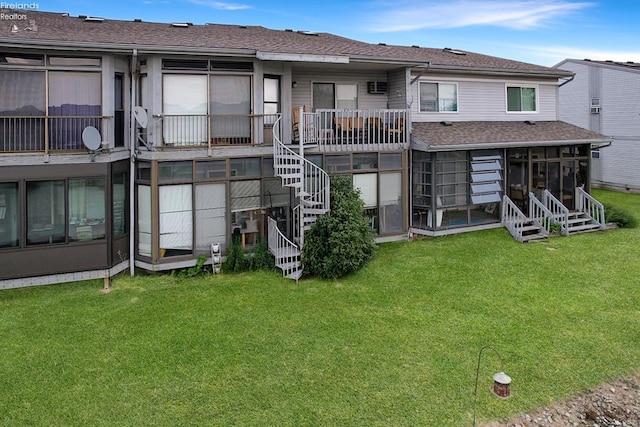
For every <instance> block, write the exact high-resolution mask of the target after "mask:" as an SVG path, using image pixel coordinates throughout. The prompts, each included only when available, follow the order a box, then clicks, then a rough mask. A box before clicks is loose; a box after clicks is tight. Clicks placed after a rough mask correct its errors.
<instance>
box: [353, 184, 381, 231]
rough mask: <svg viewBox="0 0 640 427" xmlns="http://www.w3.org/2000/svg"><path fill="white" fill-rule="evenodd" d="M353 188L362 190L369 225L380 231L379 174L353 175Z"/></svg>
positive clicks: (361, 195) (365, 214)
mask: <svg viewBox="0 0 640 427" xmlns="http://www.w3.org/2000/svg"><path fill="white" fill-rule="evenodd" d="M353 188H355V189H358V190H359V191H360V198H361V199H362V201H363V202H364V216H366V217H367V219H368V220H369V226H370V227H371V229H372V230H373V231H378V174H377V173H364V174H357V175H353Z"/></svg>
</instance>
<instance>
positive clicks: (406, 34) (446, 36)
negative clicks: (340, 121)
mask: <svg viewBox="0 0 640 427" xmlns="http://www.w3.org/2000/svg"><path fill="white" fill-rule="evenodd" d="M6 1H7V2H13V1H15V2H18V0H6ZM36 1H37V2H38V6H39V9H40V10H43V11H53V12H68V13H70V14H71V15H80V14H82V15H89V16H100V17H105V18H112V19H127V20H129V19H134V18H141V19H143V20H145V21H155V22H193V23H194V24H204V23H206V22H214V23H221V24H240V25H262V26H264V27H268V28H274V29H285V28H291V29H294V30H307V31H318V32H330V33H334V34H338V35H341V36H345V37H349V38H353V39H357V40H362V41H366V42H371V43H380V42H384V43H387V44H402V45H420V46H426V47H436V48H441V47H451V48H456V49H462V50H468V51H473V52H478V53H484V54H488V55H495V56H500V57H504V58H509V59H514V60H518V61H524V62H530V63H534V64H540V65H546V66H552V65H554V64H556V63H558V62H560V61H561V60H563V59H565V58H577V59H583V58H589V59H594V60H596V59H597V60H614V61H634V62H640V29H639V28H640V27H639V24H638V22H640V19H639V18H640V2H637V1H626V0H625V1H577V0H576V1H574V0H538V1H535V0H533V1H510V0H448V1H447V0H439V1H431V0H316V1H314V0H306V1H305V0H297V1H289V0H270V1H259V0H219V1H214V0H111V1H104V2H103V1H100V2H97V1H85V0H36ZM19 2H27V0H19Z"/></svg>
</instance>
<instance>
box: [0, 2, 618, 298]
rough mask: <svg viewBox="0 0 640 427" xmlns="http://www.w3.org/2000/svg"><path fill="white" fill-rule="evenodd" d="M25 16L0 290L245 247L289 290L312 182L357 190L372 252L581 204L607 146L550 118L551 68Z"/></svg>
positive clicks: (5, 130)
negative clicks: (263, 258) (265, 256)
mask: <svg viewBox="0 0 640 427" xmlns="http://www.w3.org/2000/svg"><path fill="white" fill-rule="evenodd" d="M29 18H30V19H31V20H33V21H34V23H35V24H37V25H36V26H34V27H33V28H32V29H31V30H26V29H25V30H23V29H22V28H18V29H17V30H16V31H14V28H13V27H12V26H11V25H10V24H9V23H7V22H0V90H2V93H3V96H2V98H1V99H0V288H10V287H17V286H28V285H37V284H46V283H57V282H64V281H72V280H80V279H85V278H96V277H105V276H111V275H113V274H116V273H117V272H119V271H123V270H125V269H127V268H129V269H131V270H132V271H133V268H134V267H135V268H140V269H145V270H149V271H162V270H171V269H176V268H184V267H188V266H192V265H194V264H195V262H196V260H197V258H198V257H199V256H202V255H205V256H208V255H209V254H210V253H211V246H212V244H213V245H216V247H219V248H220V249H221V252H222V254H223V255H224V254H226V252H227V250H228V249H229V246H230V245H231V242H232V241H235V242H238V244H240V245H241V246H242V247H243V249H244V250H246V251H250V250H251V248H252V247H254V246H255V245H256V244H257V243H258V242H260V241H261V240H268V243H269V248H270V250H271V252H272V253H273V254H274V255H275V257H276V263H277V265H278V266H279V267H280V268H281V269H282V271H283V274H284V275H285V276H287V277H291V278H294V279H297V278H298V277H300V274H301V272H302V268H303V266H302V265H301V263H300V254H301V250H302V248H303V245H304V233H305V231H307V230H308V229H309V228H310V227H312V226H313V224H314V222H315V221H316V219H317V218H318V216H320V215H322V214H324V213H326V212H328V211H330V209H331V206H330V200H329V197H328V194H329V187H330V174H340V175H346V176H348V177H349V178H350V179H351V180H352V182H353V185H354V187H356V188H358V189H359V190H360V193H361V197H362V199H363V202H364V211H363V215H365V216H366V218H367V220H368V222H369V224H370V226H371V229H372V231H373V232H374V233H375V235H376V237H377V239H378V240H379V241H385V240H394V239H403V238H406V237H407V236H408V235H410V234H423V235H428V236H436V235H441V234H448V233H454V232H463V231H471V230H476V229H480V228H487V227H500V226H503V225H507V224H510V225H513V224H521V223H522V221H524V219H527V220H531V218H532V217H533V218H534V219H535V218H538V219H539V218H540V217H544V216H545V215H553V217H554V220H555V219H557V218H559V217H560V216H562V215H565V213H566V214H567V215H568V211H569V210H581V209H583V208H584V207H585V206H587V205H589V206H590V203H592V202H591V201H590V199H588V197H589V196H588V191H589V188H590V182H589V179H588V177H589V174H590V167H591V164H590V152H591V149H592V148H593V146H594V145H595V146H597V145H600V144H604V143H606V142H608V139H607V138H606V137H604V136H603V135H601V134H600V133H597V132H593V131H589V130H586V129H584V128H580V127H577V126H574V125H570V124H568V123H564V122H561V121H559V120H558V110H557V105H558V87H559V86H560V84H562V82H564V81H566V80H567V79H570V78H571V77H572V76H573V73H571V72H568V71H563V70H558V69H554V68H547V67H541V66H537V65H532V64H524V63H520V62H516V61H510V60H507V59H502V58H494V57H488V56H486V55H479V54H474V53H472V52H464V51H460V50H454V49H447V48H445V49H435V48H422V47H418V46H388V45H385V44H369V43H363V42H359V41H355V40H350V39H346V38H343V37H339V36H335V35H331V34H326V33H313V32H308V31H294V30H271V29H267V28H264V27H258V26H234V25H216V24H207V25H193V24H188V23H173V24H168V23H149V22H142V21H140V20H135V21H130V22H127V21H117V20H110V19H104V18H92V17H86V16H80V17H72V16H69V15H68V14H59V13H48V12H29ZM61 29H64V31H61ZM538 203H540V204H542V205H543V206H546V208H545V209H547V211H544V210H542V209H541V208H537V206H538ZM507 206H508V207H509V209H508V210H506V209H505V208H506V207H507ZM553 206H555V207H553ZM536 209H538V210H536ZM550 209H555V211H553V213H552V212H551V210H550ZM565 211H566V212H565ZM507 212H508V215H507V216H505V213H507ZM517 212H520V214H517ZM518 215H521V216H522V217H524V219H523V218H521V217H520V216H518ZM543 222H544V221H543ZM585 226H586V225H585ZM514 227H518V225H514Z"/></svg>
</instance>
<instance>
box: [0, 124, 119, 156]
mask: <svg viewBox="0 0 640 427" xmlns="http://www.w3.org/2000/svg"><path fill="white" fill-rule="evenodd" d="M108 119H111V117H108V116H83V117H78V116H0V152H4V153H42V152H44V153H49V152H52V151H74V150H86V148H85V147H84V144H83V142H82V131H83V130H84V129H85V128H86V127H87V126H93V127H95V128H97V129H98V130H100V131H101V134H102V135H104V132H103V130H104V129H105V126H106V120H108Z"/></svg>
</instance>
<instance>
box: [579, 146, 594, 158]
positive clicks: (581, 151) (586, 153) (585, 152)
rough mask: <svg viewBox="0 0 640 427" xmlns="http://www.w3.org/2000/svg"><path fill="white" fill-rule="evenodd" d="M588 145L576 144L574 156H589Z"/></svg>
mask: <svg viewBox="0 0 640 427" xmlns="http://www.w3.org/2000/svg"><path fill="white" fill-rule="evenodd" d="M590 149H591V148H590V146H589V145H588V144H587V145H578V146H576V156H578V157H589V151H590Z"/></svg>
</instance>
